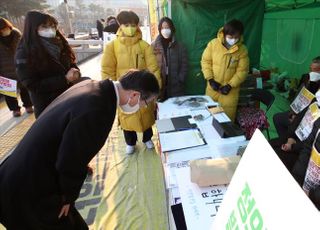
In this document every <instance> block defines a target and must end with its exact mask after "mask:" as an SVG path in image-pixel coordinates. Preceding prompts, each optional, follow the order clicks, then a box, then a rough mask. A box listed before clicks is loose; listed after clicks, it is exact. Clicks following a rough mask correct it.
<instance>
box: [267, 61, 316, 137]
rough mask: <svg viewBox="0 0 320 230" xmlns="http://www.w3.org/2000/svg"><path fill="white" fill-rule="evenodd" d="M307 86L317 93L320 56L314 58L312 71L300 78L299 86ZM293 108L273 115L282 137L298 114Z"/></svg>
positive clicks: (276, 127)
mask: <svg viewBox="0 0 320 230" xmlns="http://www.w3.org/2000/svg"><path fill="white" fill-rule="evenodd" d="M303 86H304V87H306V88H307V89H308V90H309V91H310V92H311V93H313V94H315V93H316V92H317V91H318V89H319V87H320V56H318V57H315V58H314V59H312V62H311V64H310V73H308V74H303V75H302V76H301V79H300V83H299V87H298V88H302V87H303ZM296 115H297V114H295V113H294V112H293V111H292V110H288V111H285V112H280V113H276V114H275V115H274V116H273V123H274V126H275V129H276V131H277V133H278V136H279V137H281V136H283V135H285V134H286V132H287V130H288V127H289V125H290V123H291V122H292V121H293V118H294V116H296Z"/></svg>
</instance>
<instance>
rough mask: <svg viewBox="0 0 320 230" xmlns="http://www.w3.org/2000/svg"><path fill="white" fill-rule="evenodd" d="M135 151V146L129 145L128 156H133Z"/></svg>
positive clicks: (127, 148)
mask: <svg viewBox="0 0 320 230" xmlns="http://www.w3.org/2000/svg"><path fill="white" fill-rule="evenodd" d="M134 149H135V146H134V145H127V147H126V154H128V155H131V154H133V153H134Z"/></svg>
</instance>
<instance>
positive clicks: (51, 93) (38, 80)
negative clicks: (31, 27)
mask: <svg viewBox="0 0 320 230" xmlns="http://www.w3.org/2000/svg"><path fill="white" fill-rule="evenodd" d="M15 59H16V68H17V74H18V79H19V80H20V81H21V84H22V85H23V86H25V87H26V88H27V89H28V91H29V92H30V96H31V100H32V103H33V105H34V109H35V115H36V117H38V116H39V115H40V114H41V112H42V111H43V110H44V109H45V108H46V107H47V106H48V105H49V104H50V103H51V102H52V101H53V100H54V99H55V98H56V97H58V96H59V95H60V94H61V93H63V92H64V91H65V90H67V89H68V88H69V87H70V86H71V84H69V83H68V82H67V79H66V77H65V75H66V74H67V72H68V71H69V69H70V68H72V67H74V68H78V67H77V65H76V64H75V63H72V62H71V60H70V58H68V57H66V54H65V53H64V52H62V54H61V58H60V62H59V61H56V60H54V59H53V58H52V57H51V56H50V55H48V60H46V62H45V63H46V65H45V66H43V65H41V66H42V67H41V68H40V67H39V68H38V67H37V66H34V67H31V66H30V64H29V62H30V60H29V57H28V54H27V51H26V48H25V47H24V46H23V45H22V43H20V45H19V47H18V49H17V52H16V58H15Z"/></svg>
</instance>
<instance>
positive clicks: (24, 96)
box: [4, 86, 32, 111]
mask: <svg viewBox="0 0 320 230" xmlns="http://www.w3.org/2000/svg"><path fill="white" fill-rule="evenodd" d="M19 89H20V97H21V100H22V102H23V107H30V106H32V102H31V99H30V96H29V93H28V90H27V89H26V88H24V87H21V86H20V87H19ZM4 98H5V100H6V103H7V106H8V108H9V110H10V111H15V110H19V109H20V106H19V104H18V99H17V98H15V97H9V96H4Z"/></svg>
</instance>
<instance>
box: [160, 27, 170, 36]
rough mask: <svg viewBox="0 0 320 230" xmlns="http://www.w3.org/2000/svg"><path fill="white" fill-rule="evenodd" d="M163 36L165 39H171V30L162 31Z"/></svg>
mask: <svg viewBox="0 0 320 230" xmlns="http://www.w3.org/2000/svg"><path fill="white" fill-rule="evenodd" d="M161 34H162V36H163V37H164V38H170V36H171V30H170V29H162V30H161Z"/></svg>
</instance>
